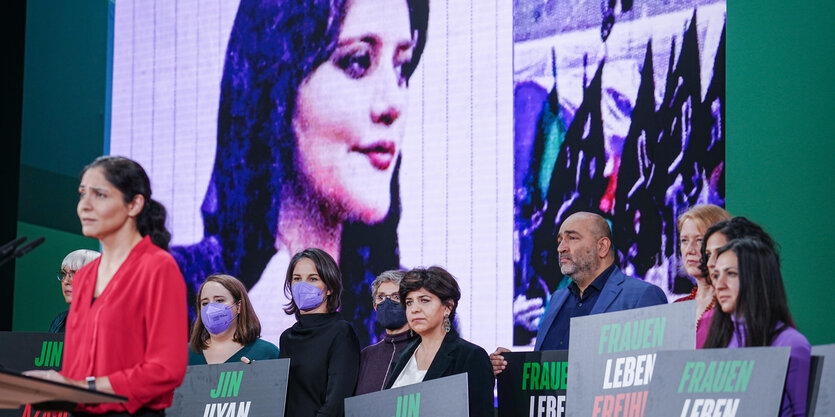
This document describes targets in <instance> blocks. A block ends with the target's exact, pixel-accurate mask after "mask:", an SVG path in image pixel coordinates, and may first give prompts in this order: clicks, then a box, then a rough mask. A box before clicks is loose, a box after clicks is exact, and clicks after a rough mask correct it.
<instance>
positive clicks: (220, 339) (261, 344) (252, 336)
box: [188, 274, 278, 365]
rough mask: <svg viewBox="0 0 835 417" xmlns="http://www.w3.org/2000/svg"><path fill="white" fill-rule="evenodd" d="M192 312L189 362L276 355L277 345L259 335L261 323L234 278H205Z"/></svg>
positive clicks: (248, 358) (244, 289) (226, 276)
mask: <svg viewBox="0 0 835 417" xmlns="http://www.w3.org/2000/svg"><path fill="white" fill-rule="evenodd" d="M195 311H197V320H195V322H194V329H193V330H192V332H191V340H190V342H189V346H190V348H191V349H189V352H188V364H189V365H205V364H215V363H232V362H237V361H243V362H245V363H250V362H252V361H255V360H264V359H276V358H278V348H277V347H276V346H275V345H274V344H272V343H270V342H267V341H266V340H263V339H261V338H260V337H261V322H260V321H259V320H258V316H257V315H255V311H254V310H253V309H252V304H251V303H250V302H249V296H248V295H247V293H246V288H244V284H243V283H241V281H238V279H237V278H235V277H233V276H230V275H222V274H216V275H210V276H209V277H208V278H206V281H204V282H203V284H202V285H201V286H200V290H199V291H198V292H197V302H196V305H195Z"/></svg>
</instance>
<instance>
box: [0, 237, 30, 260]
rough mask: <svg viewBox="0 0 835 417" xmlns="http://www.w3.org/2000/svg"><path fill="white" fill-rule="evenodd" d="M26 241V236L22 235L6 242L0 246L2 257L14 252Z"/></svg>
mask: <svg viewBox="0 0 835 417" xmlns="http://www.w3.org/2000/svg"><path fill="white" fill-rule="evenodd" d="M25 241H26V236H21V237H19V238H17V239H14V240H12V241H11V242H9V243H6V244H5V245H3V246H0V258H4V257H6V255H8V254H10V253H12V252H14V250H15V249H17V247H18V246H20V244H21V243H23V242H25Z"/></svg>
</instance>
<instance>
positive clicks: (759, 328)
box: [704, 238, 794, 348]
mask: <svg viewBox="0 0 835 417" xmlns="http://www.w3.org/2000/svg"><path fill="white" fill-rule="evenodd" d="M729 251H730V252H733V253H735V254H736V257H737V270H738V273H739V294H738V295H737V299H736V309H735V311H734V312H732V313H725V312H724V311H722V309H721V308H717V309H716V311H715V313H714V316H713V319H712V320H711V322H710V330H709V332H708V335H707V340H705V345H704V347H705V348H723V347H727V346H728V343H729V342H730V341H731V337H732V336H733V334H734V332H735V331H736V329H735V328H734V327H735V325H734V322H733V320H732V319H731V314H733V315H734V316H736V317H737V320H742V322H743V326H742V327H743V329H744V337H745V346H746V347H747V346H770V345H771V343H772V342H773V341H774V338H775V337H777V335H779V334H780V332H782V331H783V330H785V329H786V328H787V327H789V326H792V327H793V325H792V323H794V321H793V320H792V317H791V313H790V312H789V304H788V301H787V300H786V289H785V287H784V286H783V276H782V274H781V273H780V266H779V263H778V262H777V253H776V252H775V251H774V249H773V248H772V247H771V246H769V245H768V244H767V243H764V242H762V241H761V240H759V239H755V238H741V239H734V240H732V241H730V242H729V243H728V244H727V245H725V246H723V247H722V248H720V249H719V250H718V251H717V253H718V256H721V255H722V254H723V253H725V252H729Z"/></svg>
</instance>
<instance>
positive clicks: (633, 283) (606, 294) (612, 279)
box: [534, 267, 667, 350]
mask: <svg viewBox="0 0 835 417" xmlns="http://www.w3.org/2000/svg"><path fill="white" fill-rule="evenodd" d="M568 294H569V293H568V287H565V288H562V289H559V290H557V291H554V293H553V294H552V295H551V301H550V302H549V303H548V310H547V311H545V316H544V317H543V318H542V322H541V323H540V324H539V331H537V333H536V345H535V346H534V350H540V349H541V348H542V342H543V341H544V340H545V335H547V334H548V331H549V330H551V325H552V324H554V320H556V318H557V313H559V312H560V310H562V305H563V304H565V300H567V299H568ZM658 304H667V296H665V295H664V291H661V288H658V287H656V286H655V285H652V284H650V283H648V282H644V281H641V280H639V279H637V278H632V277H629V276H626V274H624V273H623V272H621V270H620V268H618V267H615V270H614V271H612V275H610V276H609V279H608V280H606V285H604V286H603V290H602V291H600V296H599V297H598V299H597V303H595V304H594V308H592V309H591V313H590V314H600V313H610V312H612V311H621V310H630V309H633V308H640V307H649V306H654V305H658Z"/></svg>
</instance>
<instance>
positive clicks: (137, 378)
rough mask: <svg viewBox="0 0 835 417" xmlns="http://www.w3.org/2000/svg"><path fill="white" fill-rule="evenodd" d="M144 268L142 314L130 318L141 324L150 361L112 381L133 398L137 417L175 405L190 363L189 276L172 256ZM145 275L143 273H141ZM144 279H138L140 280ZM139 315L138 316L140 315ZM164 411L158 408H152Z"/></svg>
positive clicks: (158, 257) (163, 256) (161, 257)
mask: <svg viewBox="0 0 835 417" xmlns="http://www.w3.org/2000/svg"><path fill="white" fill-rule="evenodd" d="M155 255H156V256H153V258H155V259H149V261H152V262H149V263H148V264H145V265H143V266H142V267H141V269H143V270H144V272H145V273H144V274H143V275H145V276H143V277H142V279H143V280H146V279H147V281H146V282H143V285H140V286H139V287H140V288H141V289H143V290H144V291H141V293H139V294H135V296H136V297H143V298H144V302H143V303H142V306H143V309H142V311H137V312H127V317H128V318H129V319H130V317H133V318H136V319H139V317H140V316H141V318H142V322H141V326H139V324H140V323H137V328H136V329H135V330H134V331H142V332H144V334H145V337H144V339H145V341H146V349H145V353H144V357H143V358H142V359H141V360H140V361H139V362H138V363H136V364H135V365H134V366H132V367H129V368H126V369H122V370H119V371H116V372H114V373H112V374H110V375H107V376H108V377H109V379H110V384H111V385H112V387H113V390H114V391H115V392H117V393H119V394H122V395H126V396H127V397H128V398H129V401H128V403H127V404H125V406H126V408H128V411H129V412H131V413H133V412H135V411H136V410H137V409H139V408H140V407H142V406H146V405H149V404H154V403H156V404H159V405H164V406H165V407H167V406H169V405H171V399H172V396H173V392H174V389H175V388H177V387H178V386H179V385H180V384H181V383H182V381H183V377H184V376H185V371H186V365H187V362H188V350H187V349H186V348H185V346H186V342H187V339H188V318H187V312H186V303H185V300H186V289H185V283H184V281H183V276H182V274H180V270H179V268H178V267H177V265H176V263H175V262H174V260H173V258H171V257H170V255H168V254H167V253H164V252H162V253H158V254H155ZM138 272H139V271H138ZM137 278H138V277H137ZM134 314H135V315H134ZM152 408H158V407H152Z"/></svg>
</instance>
